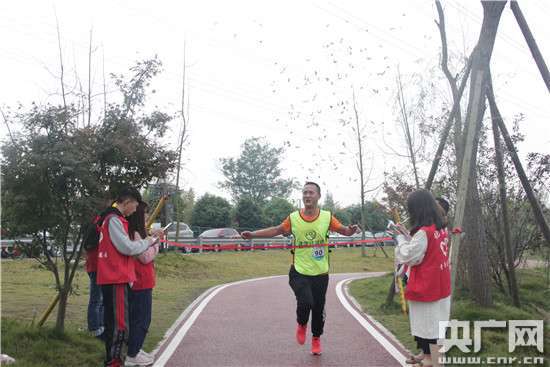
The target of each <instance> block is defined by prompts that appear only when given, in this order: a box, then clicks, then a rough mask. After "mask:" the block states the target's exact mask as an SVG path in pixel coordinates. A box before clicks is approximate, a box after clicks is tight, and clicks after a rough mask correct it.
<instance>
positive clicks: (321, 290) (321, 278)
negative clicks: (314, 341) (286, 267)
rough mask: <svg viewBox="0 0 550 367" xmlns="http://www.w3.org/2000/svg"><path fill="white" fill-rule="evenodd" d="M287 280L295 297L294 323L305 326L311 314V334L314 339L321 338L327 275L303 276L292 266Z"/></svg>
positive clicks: (323, 323) (323, 324)
mask: <svg viewBox="0 0 550 367" xmlns="http://www.w3.org/2000/svg"><path fill="white" fill-rule="evenodd" d="M288 278H289V281H288V284H290V287H291V288H292V290H293V291H294V294H295V295H296V302H297V306H296V321H298V324H300V325H306V324H307V322H308V320H309V313H310V312H311V333H312V334H313V336H316V337H318V336H321V335H322V334H323V327H324V326H325V296H326V294H327V287H328V274H322V275H313V276H311V275H303V274H300V273H298V272H297V271H296V269H295V268H294V265H292V266H291V267H290V272H289V273H288Z"/></svg>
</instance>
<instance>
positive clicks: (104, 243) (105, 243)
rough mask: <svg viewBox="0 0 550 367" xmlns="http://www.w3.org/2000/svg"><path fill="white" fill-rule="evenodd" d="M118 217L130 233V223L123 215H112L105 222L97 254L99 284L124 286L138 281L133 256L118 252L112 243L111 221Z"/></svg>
mask: <svg viewBox="0 0 550 367" xmlns="http://www.w3.org/2000/svg"><path fill="white" fill-rule="evenodd" d="M112 217H117V218H118V219H120V221H121V222H122V226H123V227H124V230H125V231H126V233H128V221H127V220H126V218H124V217H123V216H121V215H117V214H110V215H108V216H107V218H105V220H104V221H103V225H102V226H101V234H100V239H99V245H98V254H97V284H99V285H101V284H123V283H132V282H135V280H136V273H135V269H134V265H135V260H134V258H133V257H132V256H126V255H123V254H121V253H120V252H118V250H117V249H116V247H115V246H114V245H113V243H112V242H111V236H110V235H109V221H110V219H111V218H112Z"/></svg>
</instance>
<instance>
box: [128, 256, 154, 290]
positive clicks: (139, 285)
mask: <svg viewBox="0 0 550 367" xmlns="http://www.w3.org/2000/svg"><path fill="white" fill-rule="evenodd" d="M135 268H136V281H135V282H134V284H133V285H132V290H135V291H139V290H142V289H153V288H155V265H154V261H151V262H150V263H148V264H142V263H141V262H139V260H138V259H135Z"/></svg>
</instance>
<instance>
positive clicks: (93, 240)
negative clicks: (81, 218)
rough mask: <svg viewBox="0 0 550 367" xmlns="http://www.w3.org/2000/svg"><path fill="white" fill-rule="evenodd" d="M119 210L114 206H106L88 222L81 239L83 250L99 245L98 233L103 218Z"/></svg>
mask: <svg viewBox="0 0 550 367" xmlns="http://www.w3.org/2000/svg"><path fill="white" fill-rule="evenodd" d="M118 212H119V211H118V210H117V209H115V208H112V207H111V208H108V209H107V210H105V211H104V212H103V213H101V214H99V215H96V216H95V217H94V218H93V219H92V221H91V222H90V223H88V225H87V226H86V229H85V230H84V239H83V240H82V246H84V250H86V251H90V250H93V249H95V248H96V247H97V246H98V245H99V234H100V233H101V225H102V224H103V220H104V219H105V218H106V217H107V215H108V214H110V213H118Z"/></svg>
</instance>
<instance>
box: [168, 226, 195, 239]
mask: <svg viewBox="0 0 550 367" xmlns="http://www.w3.org/2000/svg"><path fill="white" fill-rule="evenodd" d="M176 224H178V223H177V222H172V225H171V226H170V227H169V228H168V232H167V233H166V237H167V238H168V240H170V241H173V240H175V239H176V230H177V228H178V227H177V226H176ZM181 238H193V231H192V230H191V228H189V226H188V225H187V224H186V223H183V222H179V233H178V240H179V239H181Z"/></svg>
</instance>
